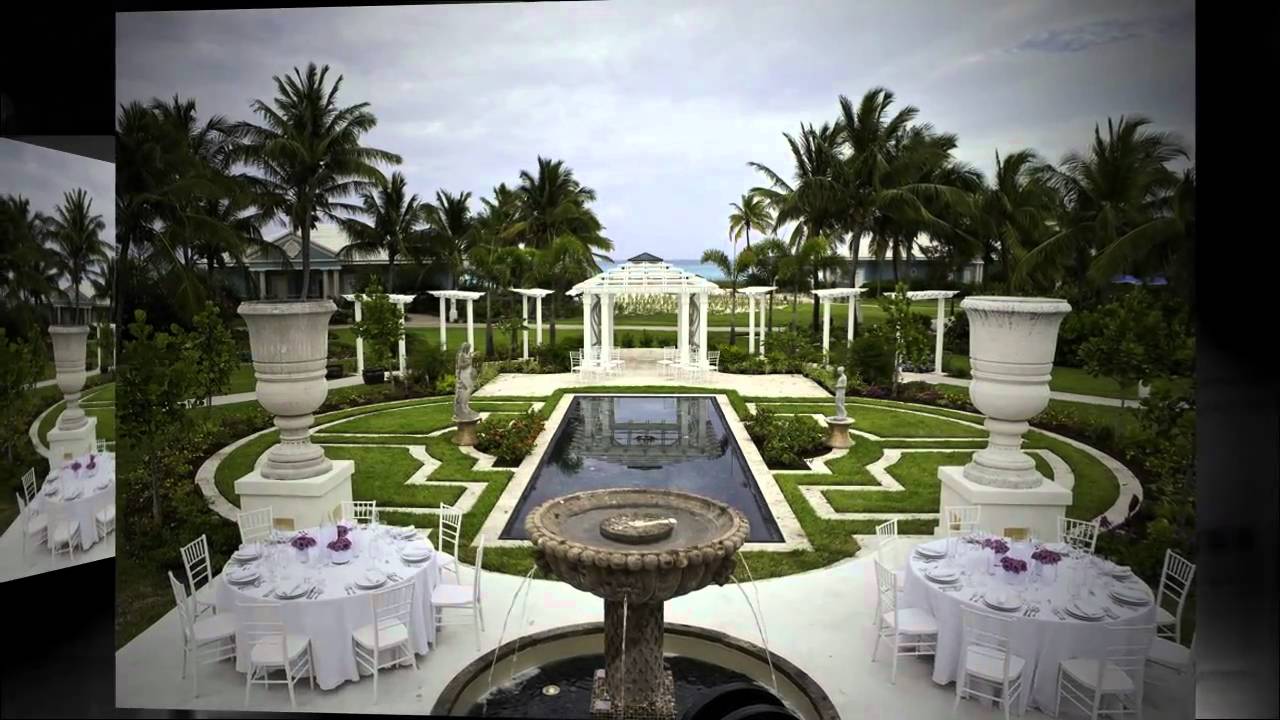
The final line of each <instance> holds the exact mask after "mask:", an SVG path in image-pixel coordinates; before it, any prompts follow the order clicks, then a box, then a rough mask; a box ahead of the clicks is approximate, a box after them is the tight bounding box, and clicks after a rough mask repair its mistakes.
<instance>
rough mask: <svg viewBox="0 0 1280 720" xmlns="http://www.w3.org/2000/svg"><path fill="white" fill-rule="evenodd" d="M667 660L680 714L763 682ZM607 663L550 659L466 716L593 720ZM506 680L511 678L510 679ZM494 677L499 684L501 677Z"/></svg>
mask: <svg viewBox="0 0 1280 720" xmlns="http://www.w3.org/2000/svg"><path fill="white" fill-rule="evenodd" d="M666 662H667V666H668V667H670V668H671V675H672V679H673V680H674V681H675V695H676V716H677V717H678V716H679V715H680V713H682V712H684V710H685V709H687V708H688V707H689V706H690V705H691V704H692V703H693V702H694V701H696V700H697V699H698V696H699V695H701V694H702V692H703V691H705V690H708V689H710V688H716V687H720V686H721V685H727V684H729V683H738V682H749V683H753V684H755V685H760V683H757V682H755V681H754V680H752V679H751V678H748V677H747V676H745V675H742V674H741V673H737V672H734V671H732V670H726V669H725V668H722V667H720V666H718V665H712V664H710V663H705V662H702V661H701V660H694V659H692V658H687V657H682V656H679V655H668V656H667V658H666ZM602 667H604V655H579V656H577V657H571V658H567V659H564V660H557V661H555V662H552V663H547V664H546V665H543V666H542V667H540V668H538V669H537V670H536V671H534V672H532V673H523V674H521V675H518V676H516V682H515V683H514V684H512V685H509V686H502V687H498V688H496V689H495V690H494V691H493V693H492V694H491V695H490V696H489V701H488V705H487V707H486V705H485V704H484V703H476V704H475V705H473V706H472V707H471V709H470V710H468V711H467V716H469V717H495V718H498V717H510V718H562V719H563V720H579V719H581V720H589V718H590V717H591V712H590V710H591V682H592V678H594V677H595V673H596V670H597V669H599V668H602ZM502 679H503V680H507V682H508V683H510V680H508V679H507V678H502ZM494 681H495V684H496V683H497V682H498V678H494ZM548 685H555V686H556V687H558V688H559V689H560V692H559V694H557V695H551V696H549V695H545V694H544V693H543V691H542V689H543V688H544V687H546V686H548ZM761 687H764V686H763V685H761Z"/></svg>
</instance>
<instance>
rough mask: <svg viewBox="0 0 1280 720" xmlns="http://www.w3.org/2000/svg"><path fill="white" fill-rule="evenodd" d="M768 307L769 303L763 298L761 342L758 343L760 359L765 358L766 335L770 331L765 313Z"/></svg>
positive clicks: (761, 301) (761, 300)
mask: <svg viewBox="0 0 1280 720" xmlns="http://www.w3.org/2000/svg"><path fill="white" fill-rule="evenodd" d="M768 305H769V303H767V302H765V301H764V298H763V297H762V298H760V342H759V343H757V345H759V347H760V357H764V334H765V332H766V331H768V329H769V328H768V324H769V319H768V316H767V315H766V313H765V311H766V309H767V308H768Z"/></svg>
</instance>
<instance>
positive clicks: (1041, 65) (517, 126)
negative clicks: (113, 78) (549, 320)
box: [116, 0, 1195, 259]
mask: <svg viewBox="0 0 1280 720" xmlns="http://www.w3.org/2000/svg"><path fill="white" fill-rule="evenodd" d="M1193 20H1194V4H1193V3H1191V2H1184V1H1182V0H1159V1H1157V2H1125V3H1111V2H1052V1H1049V0H1045V1H1033V0H1027V1H1018V2H1007V3H998V2H984V3H969V2H935V1H933V0H928V1H925V0H918V1H917V0H912V1H904V2H865V1H857V2H855V1H852V0H831V1H829V2H826V1H822V0H768V1H760V0H726V1H722V2H696V3H695V2H685V1H683V0H676V1H650V0H645V1H644V2H639V1H632V2H598V3H597V2H592V3H568V2H566V3H536V4H532V3H531V4H512V5H506V4H490V5H480V6H458V5H454V6H443V7H382V8H349V9H348V8H316V9H285V10H230V11H211V12H191V13H188V12H181V13H177V12H175V13H147V14H124V15H120V16H118V19H117V23H116V27H117V33H118V38H117V45H116V47H117V74H118V79H117V94H118V95H119V99H120V100H121V101H122V102H127V101H130V100H134V99H141V100H149V99H150V98H152V97H162V98H167V97H170V96H172V95H173V94H174V93H178V94H180V95H182V96H183V97H194V98H196V100H197V102H198V106H199V108H200V110H201V113H202V116H203V115H206V114H209V113H220V114H223V115H226V116H228V117H230V118H232V119H237V120H240V119H251V116H250V114H249V103H250V101H251V100H252V99H254V98H263V99H267V98H269V97H271V96H272V94H273V91H274V86H273V83H272V80H271V78H272V76H273V75H279V74H284V73H288V72H290V71H291V69H292V68H293V67H294V66H305V64H306V63H307V62H309V61H315V62H316V63H318V64H326V63H327V64H329V65H330V66H332V68H333V70H334V71H335V73H341V74H342V75H344V76H345V81H344V84H343V90H342V93H341V95H340V96H339V101H340V102H341V103H342V104H352V103H355V102H361V101H367V102H369V103H371V104H372V110H373V112H374V113H375V114H376V115H377V116H378V118H379V124H378V127H377V128H376V129H375V130H374V131H373V132H371V133H370V134H369V136H368V138H367V143H368V144H369V145H372V146H374V147H379V148H383V149H387V150H391V151H393V152H396V153H398V154H400V155H402V156H403V157H404V164H403V165H402V166H401V168H400V169H401V170H402V171H403V172H404V173H405V174H406V176H407V177H408V180H409V184H410V187H411V189H412V190H413V191H414V192H416V193H418V194H419V195H421V196H423V197H429V196H432V195H433V194H434V192H435V191H436V189H438V188H446V189H448V190H450V191H455V192H456V191H460V190H468V191H471V192H472V193H473V194H475V195H487V194H489V192H490V190H491V188H492V187H493V186H495V185H497V184H498V183H499V182H503V181H505V182H507V183H510V184H514V183H515V182H516V181H517V178H518V173H519V171H520V170H522V169H529V168H533V167H536V158H537V156H538V155H539V154H541V155H544V156H550V157H554V158H560V159H564V160H565V161H566V162H567V163H568V164H569V166H570V167H572V168H573V169H574V171H575V172H576V174H577V176H578V178H579V179H580V180H581V181H582V182H583V183H584V184H586V185H588V186H590V187H592V188H594V189H595V190H596V191H597V193H598V194H599V201H598V202H597V204H596V211H597V213H598V214H599V216H600V218H601V220H602V221H603V222H604V224H605V226H606V233H607V234H608V235H609V237H611V238H612V239H613V241H614V243H615V244H616V246H617V250H616V252H615V253H614V256H615V257H620V258H625V257H628V256H630V255H632V254H635V253H639V252H642V251H651V252H654V253H657V254H659V255H662V256H664V257H667V258H671V259H676V258H689V257H696V256H697V255H699V254H700V253H701V251H702V250H703V249H705V248H708V247H725V246H726V245H727V240H726V236H727V216H728V214H729V203H730V202H732V201H734V200H737V199H738V198H739V197H740V196H741V195H742V193H744V192H745V191H747V190H749V189H750V188H751V187H752V186H754V185H758V184H762V183H763V179H762V178H761V177H760V176H759V175H758V174H757V173H756V172H754V171H753V170H751V169H750V168H748V167H747V162H748V161H749V160H754V161H757V162H761V163H764V164H766V165H768V166H769V167H771V168H773V169H774V170H777V171H779V172H780V173H781V174H783V175H785V176H787V177H790V175H791V165H790V155H789V152H788V151H787V147H786V144H785V141H784V139H783V137H782V133H783V132H784V131H789V132H792V133H794V132H795V131H796V130H797V129H798V127H799V125H800V123H811V122H812V123H821V122H824V121H829V120H834V119H835V117H836V115H837V114H838V111H839V107H838V104H837V98H838V96H839V95H841V94H844V95H848V96H850V97H851V98H853V99H854V100H855V101H856V100H857V99H858V98H860V97H861V96H862V94H863V93H865V92H866V91H867V90H869V89H871V88H872V87H875V86H885V87H888V88H889V89H891V90H893V91H894V92H895V93H896V94H897V96H898V100H899V102H900V103H907V104H912V105H915V106H917V107H919V108H920V110H921V116H920V117H921V119H922V120H924V121H927V122H930V123H933V124H934V125H935V126H936V127H937V128H939V129H941V130H945V131H949V132H954V133H956V134H958V135H959V138H960V147H959V151H958V155H959V157H960V158H961V159H963V160H967V161H969V162H972V163H974V164H976V165H977V166H978V167H979V168H981V169H982V170H983V171H984V172H989V171H990V170H991V168H992V167H993V165H994V155H995V152H996V150H1001V151H1009V150H1013V149H1017V148H1022V147H1032V148H1035V149H1036V150H1038V151H1040V152H1041V153H1042V154H1044V155H1046V156H1047V157H1049V158H1051V159H1055V160H1056V159H1058V158H1059V157H1060V156H1061V155H1062V154H1063V153H1064V152H1067V151H1069V150H1072V149H1078V148H1084V147H1085V146H1086V145H1087V143H1088V142H1089V141H1090V140H1091V138H1092V132H1093V128H1094V125H1095V124H1096V123H1099V122H1101V123H1103V125H1104V131H1105V123H1106V119H1107V117H1108V116H1111V117H1119V116H1120V115H1121V114H1143V115H1147V116H1148V117H1150V118H1152V119H1153V120H1154V121H1155V122H1156V124H1157V126H1158V127H1159V128H1160V129H1163V130H1169V131H1173V132H1176V133H1179V134H1180V135H1181V136H1182V137H1183V138H1184V140H1185V142H1186V145H1187V147H1188V149H1189V150H1190V151H1191V153H1192V158H1193V159H1194V157H1195V154H1194V136H1195V112H1194V109H1195V94H1194V90H1195V85H1194V68H1195V29H1194V23H1193ZM475 207H479V204H478V202H476V203H475Z"/></svg>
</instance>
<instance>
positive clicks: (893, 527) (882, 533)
mask: <svg viewBox="0 0 1280 720" xmlns="http://www.w3.org/2000/svg"><path fill="white" fill-rule="evenodd" d="M876 537H879V538H882V540H881V541H880V542H881V544H884V543H885V542H887V541H888V540H889V539H891V538H896V537H898V518H894V519H892V520H890V521H889V522H884V523H880V524H879V525H877V526H876Z"/></svg>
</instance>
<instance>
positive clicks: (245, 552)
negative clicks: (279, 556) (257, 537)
mask: <svg viewBox="0 0 1280 720" xmlns="http://www.w3.org/2000/svg"><path fill="white" fill-rule="evenodd" d="M261 555H262V549H261V548H259V547H258V546H257V545H246V546H244V547H242V548H240V549H239V550H236V551H235V552H233V553H231V557H232V558H233V559H235V560H240V561H246V560H256V559H258V557H260V556H261Z"/></svg>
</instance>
